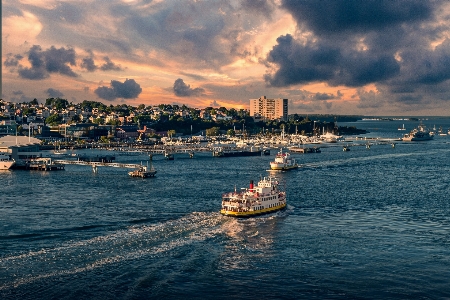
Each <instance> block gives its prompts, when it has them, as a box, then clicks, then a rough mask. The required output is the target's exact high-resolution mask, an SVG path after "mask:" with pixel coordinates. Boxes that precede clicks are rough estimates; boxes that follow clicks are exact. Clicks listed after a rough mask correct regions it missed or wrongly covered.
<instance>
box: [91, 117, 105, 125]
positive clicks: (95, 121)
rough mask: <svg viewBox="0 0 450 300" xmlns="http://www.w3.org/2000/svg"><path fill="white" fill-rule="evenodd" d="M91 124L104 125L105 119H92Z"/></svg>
mask: <svg viewBox="0 0 450 300" xmlns="http://www.w3.org/2000/svg"><path fill="white" fill-rule="evenodd" d="M93 122H94V123H95V124H99V125H103V124H105V119H103V118H97V119H94V121H93Z"/></svg>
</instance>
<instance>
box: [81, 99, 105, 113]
mask: <svg viewBox="0 0 450 300" xmlns="http://www.w3.org/2000/svg"><path fill="white" fill-rule="evenodd" d="M80 107H81V109H83V110H85V109H88V110H89V111H92V109H93V108H98V109H99V110H100V111H105V110H106V108H107V106H106V105H105V104H103V103H101V102H97V101H88V100H84V101H83V102H82V103H81V104H80Z"/></svg>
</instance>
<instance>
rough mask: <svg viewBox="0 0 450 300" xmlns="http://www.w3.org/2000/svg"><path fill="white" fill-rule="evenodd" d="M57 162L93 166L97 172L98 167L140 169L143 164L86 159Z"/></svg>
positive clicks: (56, 161) (59, 161) (57, 161)
mask: <svg viewBox="0 0 450 300" xmlns="http://www.w3.org/2000/svg"><path fill="white" fill-rule="evenodd" d="M54 162H55V163H57V164H62V165H80V166H91V167H92V170H93V171H94V172H97V168H98V167H112V168H128V169H139V168H141V167H142V165H139V164H123V163H111V162H98V161H84V160H61V159H59V160H55V161H54Z"/></svg>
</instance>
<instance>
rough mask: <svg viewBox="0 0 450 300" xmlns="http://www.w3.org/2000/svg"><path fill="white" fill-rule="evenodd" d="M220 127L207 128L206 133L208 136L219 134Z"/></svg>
mask: <svg viewBox="0 0 450 300" xmlns="http://www.w3.org/2000/svg"><path fill="white" fill-rule="evenodd" d="M219 130H220V128H219V127H212V128H209V129H206V135H207V136H218V135H219Z"/></svg>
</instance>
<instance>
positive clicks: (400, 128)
mask: <svg viewBox="0 0 450 300" xmlns="http://www.w3.org/2000/svg"><path fill="white" fill-rule="evenodd" d="M398 130H406V128H405V124H403V126H402V127H399V128H398Z"/></svg>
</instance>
